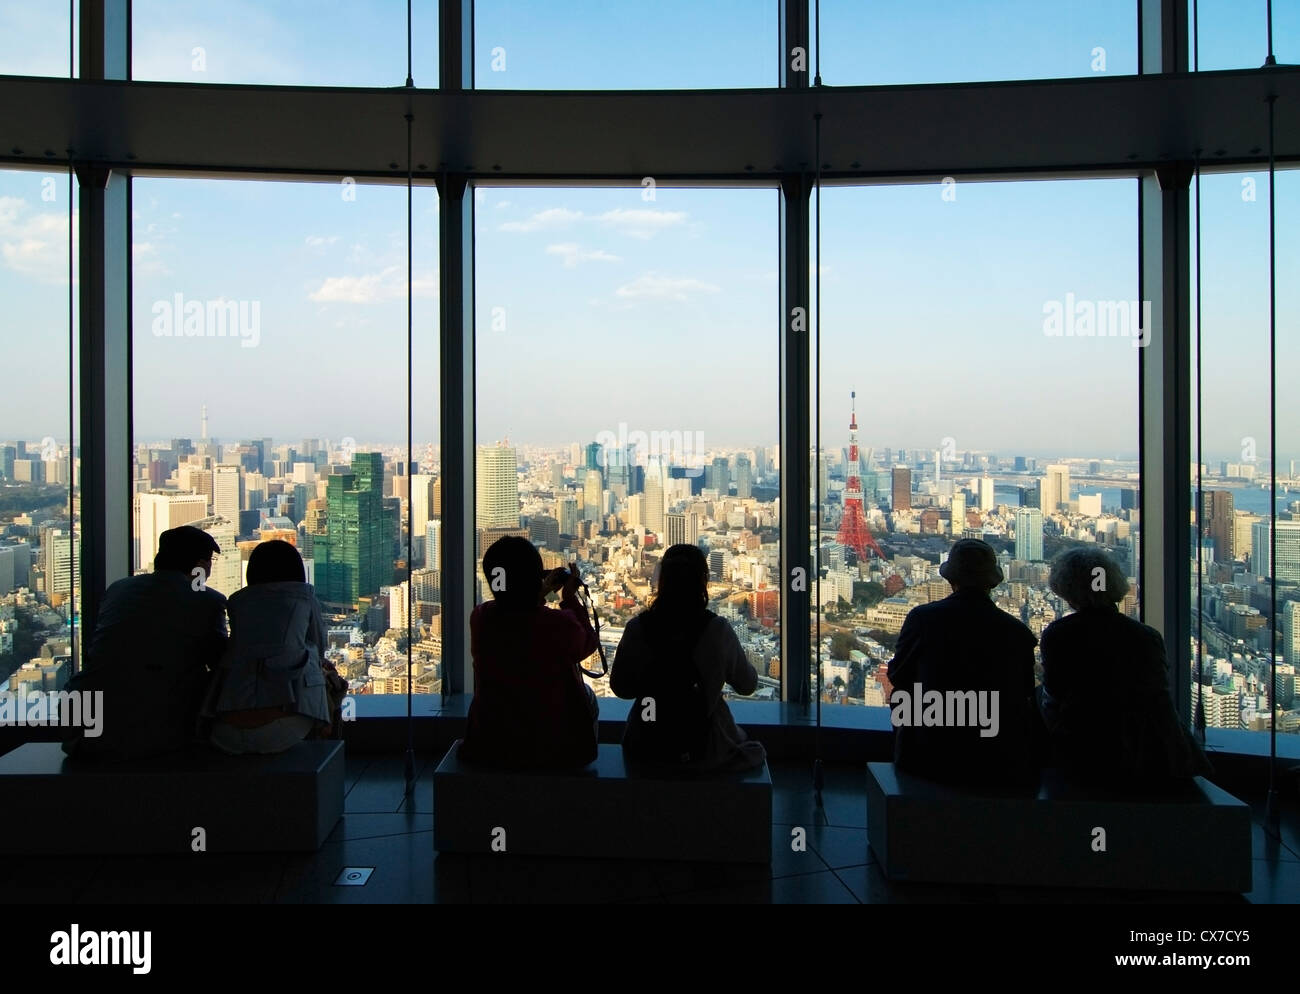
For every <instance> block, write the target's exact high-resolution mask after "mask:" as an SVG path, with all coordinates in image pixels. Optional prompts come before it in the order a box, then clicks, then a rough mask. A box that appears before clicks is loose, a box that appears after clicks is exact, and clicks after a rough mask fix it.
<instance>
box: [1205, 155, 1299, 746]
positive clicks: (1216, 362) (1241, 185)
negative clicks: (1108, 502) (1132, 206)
mask: <svg viewBox="0 0 1300 994" xmlns="http://www.w3.org/2000/svg"><path fill="white" fill-rule="evenodd" d="M1298 181H1300V173H1296V172H1294V171H1282V172H1279V173H1278V175H1277V212H1278V213H1277V221H1278V228H1277V272H1278V274H1279V280H1278V294H1277V422H1276V428H1277V444H1278V455H1277V464H1276V472H1277V478H1278V489H1277V492H1276V494H1275V502H1276V509H1277V519H1278V523H1277V563H1276V564H1275V566H1274V564H1272V555H1271V553H1272V536H1271V533H1270V519H1269V513H1270V506H1269V490H1270V488H1271V484H1272V479H1271V477H1272V473H1273V470H1274V465H1273V454H1272V452H1271V451H1270V438H1269V432H1270V428H1271V426H1272V425H1271V422H1272V418H1271V413H1270V410H1269V306H1268V301H1269V268H1268V262H1269V258H1268V237H1269V235H1268V225H1269V196H1268V173H1267V172H1250V173H1218V174H1205V175H1203V176H1202V177H1201V219H1200V226H1201V230H1200V235H1201V271H1200V274H1199V277H1200V292H1201V334H1200V341H1201V356H1200V358H1201V384H1200V392H1199V404H1200V412H1199V414H1200V423H1199V429H1200V435H1199V450H1200V457H1201V481H1200V485H1201V499H1200V502H1201V516H1200V518H1201V521H1200V527H1201V543H1200V545H1201V550H1200V558H1199V563H1198V562H1193V567H1192V606H1193V615H1192V621H1193V626H1194V627H1193V632H1192V636H1193V643H1192V657H1191V663H1192V687H1193V704H1194V705H1196V704H1197V701H1198V697H1199V702H1200V703H1199V706H1200V708H1201V710H1202V711H1203V713H1204V715H1205V723H1206V725H1207V726H1208V727H1210V728H1233V729H1235V728H1244V729H1250V730H1256V731H1264V730H1267V729H1268V728H1269V722H1270V708H1271V705H1270V698H1271V697H1274V696H1275V699H1276V700H1275V704H1273V705H1272V706H1275V707H1276V708H1277V709H1278V711H1277V720H1278V730H1279V731H1286V732H1296V731H1300V708H1298V707H1297V702H1296V699H1295V687H1294V684H1295V673H1294V667H1295V666H1296V664H1297V663H1300V650H1297V645H1298V644H1300V643H1297V641H1296V638H1295V636H1296V634H1297V632H1300V629H1296V630H1294V631H1293V622H1294V621H1298V620H1300V500H1298V499H1297V497H1298V496H1300V495H1298V494H1297V493H1296V490H1297V487H1298V486H1300V483H1298V482H1297V477H1296V469H1297V467H1300V462H1298V461H1297V457H1300V447H1298V446H1297V442H1298V440H1300V402H1298V401H1297V398H1296V397H1295V393H1294V391H1293V390H1291V389H1289V387H1288V384H1290V383H1291V382H1293V381H1294V374H1295V371H1296V370H1297V369H1298V368H1300V351H1298V350H1297V346H1296V344H1295V343H1296V329H1297V325H1298V323H1300V299H1298V298H1297V294H1296V292H1295V290H1294V288H1293V287H1292V286H1291V281H1289V280H1287V279H1286V277H1285V275H1284V274H1286V273H1288V272H1294V271H1295V269H1296V266H1297V265H1298V264H1300V250H1298V246H1297V241H1296V239H1295V237H1294V236H1293V235H1292V234H1291V231H1292V229H1293V228H1294V219H1295V218H1296V216H1297V209H1298V208H1300V182H1298ZM1193 222H1195V217H1193ZM1194 265H1195V259H1193V266H1194ZM1193 275H1194V276H1195V275H1197V274H1196V273H1195V271H1194V270H1193ZM1192 320H1193V332H1194V333H1195V327H1196V326H1195V321H1196V313H1195V308H1193V311H1192ZM1192 373H1193V377H1194V376H1195V367H1193V370H1192ZM1193 397H1194V398H1195V397H1197V392H1196V390H1195V387H1194V388H1193ZM1196 416H1197V412H1196V411H1195V410H1193V418H1194V419H1195V418H1196ZM1197 430H1198V424H1197V422H1196V421H1195V420H1194V421H1193V424H1192V442H1193V445H1196V444H1197V441H1198V438H1197ZM1193 471H1195V465H1193ZM1192 486H1193V501H1194V502H1195V499H1196V491H1195V487H1196V479H1195V476H1193V480H1192ZM1193 507H1195V503H1193ZM1198 580H1199V587H1200V589H1199V591H1198V589H1197V583H1198ZM1274 580H1275V581H1276V583H1277V599H1278V615H1279V617H1278V622H1277V628H1278V630H1277V642H1276V644H1277V652H1278V656H1279V659H1278V663H1279V665H1278V686H1277V688H1276V693H1275V695H1271V694H1270V690H1269V680H1270V673H1269V655H1270V653H1271V652H1272V651H1273V644H1274V642H1273V639H1274V634H1273V622H1272V618H1271V615H1272V591H1271V589H1270V588H1271V584H1272V582H1274ZM1198 594H1199V596H1198ZM1293 605H1294V606H1295V608H1296V610H1293V609H1292V606H1293ZM1198 607H1199V610H1198ZM1198 620H1199V626H1197V622H1198ZM1198 636H1199V643H1198V641H1197V639H1198ZM1198 685H1199V689H1200V693H1199V695H1197V694H1196V689H1197V687H1198Z"/></svg>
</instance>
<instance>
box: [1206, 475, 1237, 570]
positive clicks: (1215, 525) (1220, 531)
mask: <svg viewBox="0 0 1300 994" xmlns="http://www.w3.org/2000/svg"><path fill="white" fill-rule="evenodd" d="M1234 517H1235V514H1234V511H1233V498H1232V492H1231V491H1230V490H1206V491H1203V492H1202V493H1201V534H1202V537H1203V538H1207V539H1209V540H1210V541H1211V542H1213V543H1214V561H1215V562H1216V563H1230V562H1232V561H1233V560H1234V559H1235V558H1236V546H1235V545H1234V538H1235V535H1234V534H1233V532H1234V528H1233V519H1234Z"/></svg>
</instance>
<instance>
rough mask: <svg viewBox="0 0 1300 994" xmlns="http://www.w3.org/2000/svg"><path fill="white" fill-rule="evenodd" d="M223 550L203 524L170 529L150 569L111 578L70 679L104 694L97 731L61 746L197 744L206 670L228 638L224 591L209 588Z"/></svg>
mask: <svg viewBox="0 0 1300 994" xmlns="http://www.w3.org/2000/svg"><path fill="white" fill-rule="evenodd" d="M220 551H221V549H220V547H219V546H218V545H217V543H216V541H215V540H214V539H213V538H212V536H211V535H209V534H208V533H207V532H205V531H202V530H200V529H198V528H195V527H193V526H192V525H182V526H181V527H180V528H172V529H169V530H168V531H165V532H163V533H162V535H161V536H159V541H158V555H157V556H156V557H155V558H154V568H153V572H152V573H140V574H137V575H136V576H131V577H127V578H126V579H123V580H118V581H117V582H116V583H114V584H112V585H110V586H109V588H108V590H107V591H106V592H105V594H104V601H103V603H102V604H101V605H100V608H99V615H98V618H97V621H96V624H95V634H94V636H93V637H92V639H91V641H90V645H89V647H88V648H87V650H86V653H85V662H84V665H83V667H82V672H81V673H79V674H78V675H77V676H76V677H75V678H74V679H73V680H72V682H71V684H70V687H71V689H74V690H80V691H90V692H95V691H101V692H102V693H103V695H104V697H103V711H102V713H103V716H104V720H103V731H102V734H101V735H99V736H97V737H93V738H91V737H84V738H76V739H73V740H71V741H69V742H66V743H64V747H63V748H64V751H66V752H68V753H69V754H71V755H74V756H76V757H77V758H78V759H82V758H94V759H101V760H118V759H134V758H138V757H143V756H151V755H158V754H161V753H167V752H172V751H175V750H178V749H182V748H185V747H186V746H188V745H189V744H191V743H192V742H193V740H194V738H195V723H196V721H197V717H198V709H199V705H200V704H201V703H202V698H203V692H204V690H205V689H206V687H207V682H208V677H209V673H210V670H211V669H212V667H214V666H215V665H216V663H217V661H218V660H219V659H220V658H221V653H222V650H223V649H224V648H225V645H226V598H225V597H224V596H223V595H221V594H220V593H218V592H217V591H215V590H212V589H210V588H209V587H208V586H207V580H208V577H209V576H210V575H211V573H212V557H213V555H215V554H218V553H220Z"/></svg>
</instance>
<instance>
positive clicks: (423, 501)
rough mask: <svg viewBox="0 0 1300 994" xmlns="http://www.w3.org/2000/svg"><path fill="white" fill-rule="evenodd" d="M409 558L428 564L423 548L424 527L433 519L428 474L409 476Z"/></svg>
mask: <svg viewBox="0 0 1300 994" xmlns="http://www.w3.org/2000/svg"><path fill="white" fill-rule="evenodd" d="M410 482H411V495H410V496H411V509H410V514H411V556H412V557H413V560H414V561H415V562H425V563H427V562H428V552H427V550H426V549H425V547H424V538H425V532H426V526H427V525H428V524H429V521H430V520H431V519H432V518H433V517H434V514H433V486H434V478H433V476H432V474H429V473H416V474H414V475H413V476H411V479H410Z"/></svg>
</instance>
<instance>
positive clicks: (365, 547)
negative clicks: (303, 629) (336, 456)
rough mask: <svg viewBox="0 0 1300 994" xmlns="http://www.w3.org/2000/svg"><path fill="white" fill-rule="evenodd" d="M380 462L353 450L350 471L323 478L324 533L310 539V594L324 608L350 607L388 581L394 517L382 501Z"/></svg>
mask: <svg viewBox="0 0 1300 994" xmlns="http://www.w3.org/2000/svg"><path fill="white" fill-rule="evenodd" d="M383 486H384V458H383V456H382V455H381V454H380V453H378V452H358V453H357V454H356V455H354V456H353V457H352V471H351V472H349V473H339V474H336V475H334V476H331V477H330V478H329V484H328V490H327V493H326V498H325V520H326V533H325V534H324V535H319V536H317V537H316V539H315V542H314V543H313V552H314V553H315V558H316V593H317V596H319V597H320V599H321V600H322V601H323V602H325V603H327V604H346V605H352V606H355V605H356V604H357V602H358V600H359V599H360V598H361V597H365V596H369V595H372V594H376V593H378V592H379V588H380V587H383V586H387V585H388V584H391V583H392V582H393V547H394V544H395V542H396V539H397V534H396V524H397V522H396V515H395V514H394V513H393V511H392V509H391V508H390V507H386V506H385V501H384V491H383Z"/></svg>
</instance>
